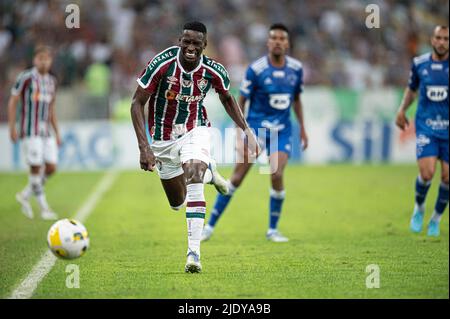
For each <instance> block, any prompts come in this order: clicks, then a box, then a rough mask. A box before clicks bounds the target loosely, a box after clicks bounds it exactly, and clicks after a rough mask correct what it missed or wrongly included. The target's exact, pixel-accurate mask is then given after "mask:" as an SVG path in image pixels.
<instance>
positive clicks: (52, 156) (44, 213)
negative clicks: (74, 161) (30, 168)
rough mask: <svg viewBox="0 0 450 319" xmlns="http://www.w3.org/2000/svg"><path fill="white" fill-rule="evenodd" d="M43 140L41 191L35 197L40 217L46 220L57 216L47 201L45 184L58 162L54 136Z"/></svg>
mask: <svg viewBox="0 0 450 319" xmlns="http://www.w3.org/2000/svg"><path fill="white" fill-rule="evenodd" d="M42 142H43V145H42V147H43V156H44V162H45V165H43V166H42V169H41V172H40V175H41V188H42V189H41V193H40V195H39V196H36V197H37V200H38V203H39V206H40V208H41V217H42V218H43V219H46V220H54V219H57V218H58V215H57V214H56V213H55V212H53V210H52V209H51V208H50V206H49V204H48V203H47V199H46V195H45V184H46V182H47V180H48V179H49V178H50V176H52V175H53V174H54V173H55V172H56V167H57V164H58V146H57V144H56V139H55V138H54V137H45V138H42Z"/></svg>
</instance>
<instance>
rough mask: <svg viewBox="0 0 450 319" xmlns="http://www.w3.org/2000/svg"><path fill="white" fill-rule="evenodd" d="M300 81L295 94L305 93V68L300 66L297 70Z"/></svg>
mask: <svg viewBox="0 0 450 319" xmlns="http://www.w3.org/2000/svg"><path fill="white" fill-rule="evenodd" d="M297 76H298V81H297V86H296V87H295V95H298V94H300V93H303V69H302V68H300V69H299V70H298V72H297Z"/></svg>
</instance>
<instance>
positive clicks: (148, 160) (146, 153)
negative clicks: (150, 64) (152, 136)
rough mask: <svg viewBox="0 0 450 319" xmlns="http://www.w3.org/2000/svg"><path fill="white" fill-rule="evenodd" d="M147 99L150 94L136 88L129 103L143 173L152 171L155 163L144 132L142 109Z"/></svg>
mask: <svg viewBox="0 0 450 319" xmlns="http://www.w3.org/2000/svg"><path fill="white" fill-rule="evenodd" d="M149 97H150V93H148V92H147V91H145V90H144V89H143V88H141V87H140V86H138V87H137V89H136V92H135V93H134V95H133V100H132V102H131V119H132V121H133V127H134V131H135V133H136V137H137V141H138V146H139V151H140V153H141V155H140V159H139V162H140V164H141V168H142V169H143V170H145V171H153V170H154V168H155V163H156V159H155V155H154V154H153V152H152V150H151V148H150V144H149V143H148V140H147V134H146V132H145V115H144V107H145V104H146V103H147V101H148V99H149Z"/></svg>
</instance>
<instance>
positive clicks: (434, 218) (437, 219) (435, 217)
mask: <svg viewBox="0 0 450 319" xmlns="http://www.w3.org/2000/svg"><path fill="white" fill-rule="evenodd" d="M442 215H443V214H438V213H437V212H436V211H433V215H431V220H432V221H434V222H436V223H440V222H441V218H442Z"/></svg>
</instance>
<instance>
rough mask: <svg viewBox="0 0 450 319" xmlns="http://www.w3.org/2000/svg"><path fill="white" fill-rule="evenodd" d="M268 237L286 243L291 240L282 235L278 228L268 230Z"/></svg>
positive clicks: (276, 241) (275, 241)
mask: <svg viewBox="0 0 450 319" xmlns="http://www.w3.org/2000/svg"><path fill="white" fill-rule="evenodd" d="M266 238H267V239H268V240H270V241H273V242H274V243H285V242H287V241H289V238H287V237H285V236H283V235H281V233H280V232H279V231H278V230H275V231H268V232H267V234H266Z"/></svg>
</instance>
